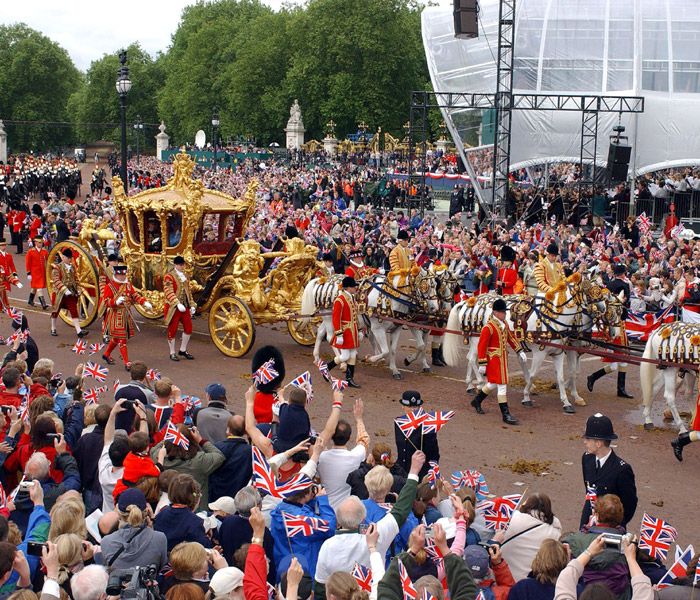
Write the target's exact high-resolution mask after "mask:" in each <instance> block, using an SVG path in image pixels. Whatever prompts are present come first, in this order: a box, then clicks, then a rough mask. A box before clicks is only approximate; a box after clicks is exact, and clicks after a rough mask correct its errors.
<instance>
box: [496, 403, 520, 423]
mask: <svg viewBox="0 0 700 600" xmlns="http://www.w3.org/2000/svg"><path fill="white" fill-rule="evenodd" d="M498 408H500V409H501V415H502V417H503V422H504V423H505V424H506V425H517V424H518V422H519V421H518V419H516V418H515V417H514V416H513V415H511V414H510V411H509V410H508V403H507V402H501V403H500V404H499V405H498Z"/></svg>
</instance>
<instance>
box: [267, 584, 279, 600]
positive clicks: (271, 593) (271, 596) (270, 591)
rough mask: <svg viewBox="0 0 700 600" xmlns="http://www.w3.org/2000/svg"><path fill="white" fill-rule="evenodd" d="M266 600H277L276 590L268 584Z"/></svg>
mask: <svg viewBox="0 0 700 600" xmlns="http://www.w3.org/2000/svg"><path fill="white" fill-rule="evenodd" d="M267 600H277V588H276V587H275V586H274V585H272V584H271V583H269V582H268V584H267Z"/></svg>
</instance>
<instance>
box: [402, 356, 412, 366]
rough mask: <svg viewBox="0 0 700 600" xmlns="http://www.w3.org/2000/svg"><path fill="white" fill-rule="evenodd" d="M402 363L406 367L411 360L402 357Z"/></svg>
mask: <svg viewBox="0 0 700 600" xmlns="http://www.w3.org/2000/svg"><path fill="white" fill-rule="evenodd" d="M403 364H404V366H406V367H408V366H409V365H410V364H411V361H410V360H408V359H407V358H404V359H403Z"/></svg>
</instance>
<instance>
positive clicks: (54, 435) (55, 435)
mask: <svg viewBox="0 0 700 600" xmlns="http://www.w3.org/2000/svg"><path fill="white" fill-rule="evenodd" d="M46 439H47V440H51V441H53V440H56V441H57V442H60V441H61V435H60V434H58V433H47V434H46Z"/></svg>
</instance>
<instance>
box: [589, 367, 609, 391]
mask: <svg viewBox="0 0 700 600" xmlns="http://www.w3.org/2000/svg"><path fill="white" fill-rule="evenodd" d="M603 375H607V371H606V370H605V369H598V370H597V371H596V372H595V373H591V374H590V375H589V376H588V377H587V378H586V382H587V385H588V391H589V392H592V391H593V384H594V383H595V382H596V381H598V380H599V379H600V378H601V377H602V376H603Z"/></svg>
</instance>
